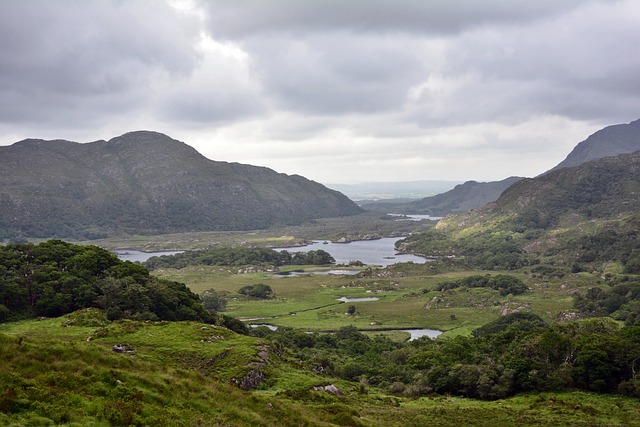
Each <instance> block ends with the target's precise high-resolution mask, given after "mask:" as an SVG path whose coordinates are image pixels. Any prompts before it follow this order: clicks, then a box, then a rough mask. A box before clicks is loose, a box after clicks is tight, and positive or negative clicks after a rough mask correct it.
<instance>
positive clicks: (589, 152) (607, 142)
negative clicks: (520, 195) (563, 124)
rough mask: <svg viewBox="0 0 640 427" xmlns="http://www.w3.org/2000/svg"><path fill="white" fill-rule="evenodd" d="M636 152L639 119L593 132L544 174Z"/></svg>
mask: <svg viewBox="0 0 640 427" xmlns="http://www.w3.org/2000/svg"><path fill="white" fill-rule="evenodd" d="M638 150H640V119H638V120H635V121H632V122H630V123H628V124H617V125H611V126H607V127H604V128H602V129H600V130H598V131H596V132H594V133H593V134H592V135H590V136H589V137H588V138H587V139H585V140H584V141H582V142H580V143H578V145H576V146H575V147H574V148H573V150H571V152H570V153H569V154H568V155H567V157H566V158H565V159H564V160H563V161H561V162H560V163H559V164H557V165H556V166H554V167H553V168H552V169H550V170H549V171H547V172H545V173H549V172H552V171H554V170H558V169H561V168H565V167H571V166H578V165H580V164H582V163H585V162H588V161H591V160H596V159H599V158H603V157H611V156H617V155H619V154H627V153H633V152H635V151H638Z"/></svg>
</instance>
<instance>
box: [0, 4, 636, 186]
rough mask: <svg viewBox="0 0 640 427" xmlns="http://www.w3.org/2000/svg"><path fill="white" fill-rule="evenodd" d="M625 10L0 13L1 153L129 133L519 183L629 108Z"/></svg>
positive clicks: (353, 170)
mask: <svg viewBox="0 0 640 427" xmlns="http://www.w3.org/2000/svg"><path fill="white" fill-rule="evenodd" d="M637 46H640V5H638V3H637V2H635V1H633V0H619V1H613V0H601V1H596V0H592V1H586V0H585V1H583V0H566V1H562V2H558V1H551V0H540V1H536V2H513V1H509V0H490V1H483V2H478V1H472V0H464V1H456V2H452V1H439V0H438V1H429V2H425V1H418V0H394V1H390V0H340V1H338V0H309V1H305V2H291V1H287V0H271V1H269V2H265V1H259V0H236V1H227V0H209V1H204V0H201V1H197V0H171V1H166V2H165V1H158V0H120V1H111V0H90V1H82V2H78V1H74V0H58V1H56V2H50V1H46V0H25V1H20V2H18V1H6V2H1V3H0V144H5V145H6V144H10V143H13V142H15V141H17V140H19V139H22V138H26V137H40V138H45V139H55V138H65V139H72V140H78V141H91V140H95V139H101V138H110V137H113V136H117V135H119V134H122V133H124V132H127V131H130V130H137V129H152V130H158V131H161V132H165V133H167V134H168V135H170V136H172V137H174V138H177V139H180V140H183V141H185V142H187V143H189V144H191V145H193V146H194V147H195V148H196V149H198V150H199V151H201V152H202V153H203V154H204V155H206V156H207V157H209V158H212V159H215V160H227V161H238V162H243V163H252V164H257V165H264V166H268V167H271V168H274V169H276V170H278V171H280V172H285V173H297V174H301V175H305V176H307V177H309V178H312V179H315V180H318V181H321V182H324V183H338V182H362V181H385V180H386V181H410V180H419V179H450V180H467V179H476V180H497V179H502V178H504V177H507V176H510V175H521V176H532V175H536V174H538V173H541V172H543V171H545V170H547V169H549V168H551V167H552V166H554V165H555V164H557V163H558V162H559V161H561V160H562V159H563V158H564V157H565V156H566V154H568V152H569V151H570V150H571V149H572V148H573V146H575V144H577V143H578V142H579V141H581V140H583V139H585V138H586V137H587V136H588V135H589V134H590V133H592V132H594V131H596V130H597V129H599V128H601V127H604V126H606V125H609V124H615V123H623V122H629V121H631V120H634V119H637V118H638V117H640V80H639V79H638V78H637V76H638V75H640V55H638V54H637Z"/></svg>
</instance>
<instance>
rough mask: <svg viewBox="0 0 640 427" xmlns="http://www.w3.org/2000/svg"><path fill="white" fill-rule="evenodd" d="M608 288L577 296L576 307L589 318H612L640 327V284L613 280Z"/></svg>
mask: <svg viewBox="0 0 640 427" xmlns="http://www.w3.org/2000/svg"><path fill="white" fill-rule="evenodd" d="M608 285H609V286H608V287H605V288H601V287H597V288H589V289H588V290H587V291H586V292H584V293H577V294H575V296H574V298H575V307H576V309H578V310H579V311H580V312H581V313H583V314H585V315H588V316H611V317H612V318H614V319H616V320H620V321H622V322H624V324H625V325H627V326H632V325H636V326H640V282H639V281H637V280H636V281H631V280H630V279H629V278H628V277H623V280H621V281H617V280H611V281H610V282H609V283H608Z"/></svg>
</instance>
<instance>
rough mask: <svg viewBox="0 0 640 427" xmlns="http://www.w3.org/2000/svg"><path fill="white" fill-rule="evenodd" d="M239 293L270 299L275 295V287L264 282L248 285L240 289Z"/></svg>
mask: <svg viewBox="0 0 640 427" xmlns="http://www.w3.org/2000/svg"><path fill="white" fill-rule="evenodd" d="M238 293H239V294H242V295H246V296H249V297H252V298H257V299H269V298H271V297H272V296H273V289H271V286H269V285H265V284H263V283H258V284H257V285H247V286H243V287H241V288H240V289H238Z"/></svg>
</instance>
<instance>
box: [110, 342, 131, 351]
mask: <svg viewBox="0 0 640 427" xmlns="http://www.w3.org/2000/svg"><path fill="white" fill-rule="evenodd" d="M111 350H113V351H115V352H116V353H133V350H130V349H129V348H128V347H127V345H126V344H116V345H114V346H113V347H111Z"/></svg>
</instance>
